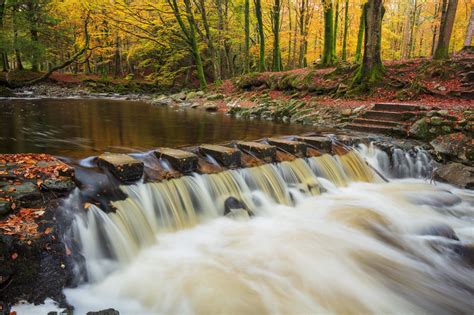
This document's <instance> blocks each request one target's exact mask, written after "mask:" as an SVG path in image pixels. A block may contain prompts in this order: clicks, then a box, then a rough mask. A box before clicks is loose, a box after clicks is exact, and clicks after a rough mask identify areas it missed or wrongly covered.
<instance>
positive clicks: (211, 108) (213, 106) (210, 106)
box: [204, 103, 219, 112]
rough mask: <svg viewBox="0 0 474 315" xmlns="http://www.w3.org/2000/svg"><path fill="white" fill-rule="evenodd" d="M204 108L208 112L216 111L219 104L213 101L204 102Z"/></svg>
mask: <svg viewBox="0 0 474 315" xmlns="http://www.w3.org/2000/svg"><path fill="white" fill-rule="evenodd" d="M204 109H205V110H206V111H208V112H216V111H217V110H218V109H219V106H217V104H214V103H205V104H204Z"/></svg>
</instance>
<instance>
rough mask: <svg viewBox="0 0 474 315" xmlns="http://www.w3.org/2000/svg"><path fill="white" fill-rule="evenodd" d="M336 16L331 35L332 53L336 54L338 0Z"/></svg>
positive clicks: (337, 1) (337, 2)
mask: <svg viewBox="0 0 474 315" xmlns="http://www.w3.org/2000/svg"><path fill="white" fill-rule="evenodd" d="M335 13H336V17H335V18H334V35H333V36H332V54H333V56H337V54H336V48H337V29H338V27H339V0H336V12H335Z"/></svg>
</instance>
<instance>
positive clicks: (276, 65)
mask: <svg viewBox="0 0 474 315" xmlns="http://www.w3.org/2000/svg"><path fill="white" fill-rule="evenodd" d="M280 11H281V4H280V0H275V2H274V4H273V12H272V13H273V18H272V26H273V71H281V51H280Z"/></svg>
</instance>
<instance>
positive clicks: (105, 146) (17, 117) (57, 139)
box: [0, 100, 310, 156]
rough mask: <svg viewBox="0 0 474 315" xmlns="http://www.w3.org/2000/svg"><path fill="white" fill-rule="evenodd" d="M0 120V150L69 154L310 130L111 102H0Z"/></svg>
mask: <svg viewBox="0 0 474 315" xmlns="http://www.w3.org/2000/svg"><path fill="white" fill-rule="evenodd" d="M0 118H1V119H0V139H2V141H1V146H0V152H9V153H15V152H48V153H52V154H58V155H72V156H87V155H95V154H98V153H100V152H103V151H107V150H108V151H129V150H139V151H143V150H148V149H150V148H152V147H157V146H169V147H177V146H185V145H196V144H200V143H204V142H213V143H218V142H222V141H228V140H233V139H239V140H240V139H242V140H243V139H246V140H249V139H257V138H260V137H264V136H269V135H277V134H291V133H298V132H303V131H308V130H309V129H310V128H308V127H306V128H305V127H302V126H290V125H280V124H274V123H271V122H267V121H243V120H236V119H233V118H231V117H229V116H227V115H225V114H220V113H214V114H209V113H206V112H204V111H201V110H193V109H189V110H183V109H176V108H168V107H154V106H150V105H148V104H145V103H140V102H130V101H112V100H15V101H12V100H9V101H8V102H3V103H0Z"/></svg>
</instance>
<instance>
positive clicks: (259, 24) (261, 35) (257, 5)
mask: <svg viewBox="0 0 474 315" xmlns="http://www.w3.org/2000/svg"><path fill="white" fill-rule="evenodd" d="M255 16H256V17H257V27H258V35H259V38H260V55H259V58H258V71H260V72H263V71H265V33H264V31H263V17H262V2H261V0H255Z"/></svg>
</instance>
